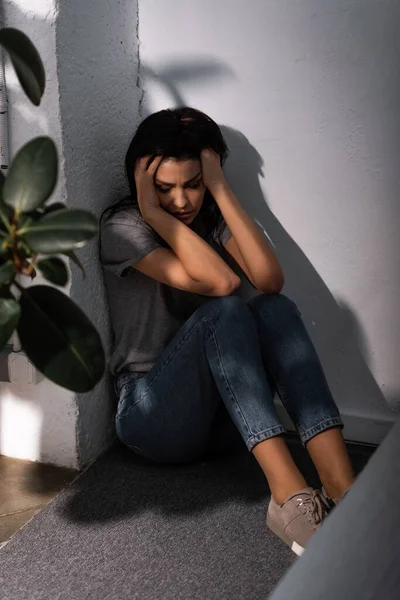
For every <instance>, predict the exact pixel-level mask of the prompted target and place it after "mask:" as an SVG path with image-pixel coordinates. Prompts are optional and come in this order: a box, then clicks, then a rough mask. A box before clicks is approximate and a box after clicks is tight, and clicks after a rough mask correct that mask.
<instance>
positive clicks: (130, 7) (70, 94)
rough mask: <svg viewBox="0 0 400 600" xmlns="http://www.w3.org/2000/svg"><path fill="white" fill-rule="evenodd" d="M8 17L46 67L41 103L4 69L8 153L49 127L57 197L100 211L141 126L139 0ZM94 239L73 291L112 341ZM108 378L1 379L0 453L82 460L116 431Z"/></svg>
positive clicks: (75, 1)
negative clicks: (58, 382)
mask: <svg viewBox="0 0 400 600" xmlns="http://www.w3.org/2000/svg"><path fill="white" fill-rule="evenodd" d="M4 21H5V24H6V25H8V26H13V27H18V28H20V29H22V30H23V31H24V32H26V33H27V34H28V35H29V36H30V37H31V39H32V41H33V42H34V43H35V45H36V46H37V48H38V50H39V52H40V54H41V56H42V59H43V62H44V65H45V69H46V74H47V84H46V93H45V97H44V99H43V102H42V105H41V107H40V108H39V109H37V108H35V107H33V106H31V105H30V104H29V102H28V101H27V100H26V99H25V96H24V95H23V92H22V91H21V90H20V88H19V86H18V84H17V83H16V81H15V77H14V75H13V73H12V70H11V69H8V70H7V83H8V88H9V96H10V97H9V100H10V135H11V150H12V152H13V153H14V152H15V151H16V150H17V149H18V148H19V147H20V146H21V145H22V144H23V143H24V142H25V141H26V140H28V139H29V138H31V137H33V136H34V135H39V134H42V133H44V134H49V135H50V136H51V137H52V138H53V139H54V140H55V141H56V143H57V146H58V149H59V152H60V182H59V185H58V188H57V191H56V193H55V196H54V199H56V200H60V201H64V202H66V203H67V204H68V205H69V206H79V207H82V208H87V209H89V210H91V211H92V212H94V213H95V214H97V215H100V213H101V211H102V210H103V208H104V207H105V206H106V205H107V204H109V203H110V202H112V201H113V200H115V199H117V198H119V197H120V196H121V194H122V193H124V192H125V180H124V173H123V159H124V152H125V150H126V148H127V145H128V143H129V141H130V137H131V136H132V134H133V131H134V129H135V127H136V125H137V120H138V105H139V101H140V99H141V92H140V90H138V88H137V66H138V64H137V63H138V59H137V44H136V41H137V5H136V1H135V0H120V1H119V2H118V3H115V2H112V0H85V2H80V1H79V0H69V1H68V2H58V1H56V0H13V1H9V0H7V1H6V2H4ZM97 253H98V247H97V242H96V241H94V242H92V243H91V244H89V245H88V246H87V247H86V248H84V249H83V250H80V251H79V256H80V258H81V260H82V262H83V263H84V265H85V268H86V273H87V276H86V279H85V280H83V279H82V276H81V274H80V272H79V270H78V269H76V268H75V266H74V265H72V267H71V268H72V279H71V286H70V289H69V290H68V292H69V293H70V295H71V297H72V298H73V299H74V300H75V301H76V302H77V303H78V304H79V305H80V306H81V307H82V308H83V310H84V311H85V312H86V313H87V314H88V316H89V317H90V318H91V319H92V321H93V322H94V323H95V325H96V327H97V328H98V329H99V331H100V333H101V334H102V337H103V340H104V343H105V346H106V348H107V347H108V344H109V332H108V319H107V310H106V306H105V301H104V290H103V281H102V276H101V272H100V268H99V264H98V258H97ZM109 383H110V382H109V379H108V377H105V378H104V380H103V381H102V382H101V384H99V385H98V386H97V388H96V389H95V390H93V391H92V392H89V393H87V394H82V395H79V396H78V397H77V396H75V394H72V393H71V392H67V391H66V390H63V389H61V388H59V387H58V386H55V385H53V384H51V383H50V382H48V381H42V382H41V383H40V384H38V385H36V386H28V385H21V386H16V385H11V384H7V383H2V384H0V454H5V455H8V456H14V457H17V458H27V459H31V460H38V461H42V462H51V463H54V464H59V465H64V466H70V467H82V466H83V465H85V464H87V463H88V462H89V461H91V460H93V459H94V458H95V457H96V456H97V455H98V454H99V453H100V452H101V451H102V450H103V449H104V448H105V447H106V446H107V444H108V443H109V442H110V440H111V438H112V437H113V435H114V428H113V418H112V417H113V410H114V408H115V398H114V395H113V392H112V390H111V389H110V386H109Z"/></svg>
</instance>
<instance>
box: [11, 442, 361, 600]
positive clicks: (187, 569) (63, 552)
mask: <svg viewBox="0 0 400 600" xmlns="http://www.w3.org/2000/svg"><path fill="white" fill-rule="evenodd" d="M290 446H291V449H292V451H293V453H294V456H295V459H296V461H297V462H298V463H299V465H300V466H301V468H302V469H303V472H306V473H307V474H308V477H309V479H310V480H311V482H315V481H316V476H315V471H314V470H313V468H312V466H311V463H310V461H309V460H308V458H307V455H306V453H305V452H304V450H303V449H302V448H301V447H300V445H299V444H298V443H297V442H296V441H293V440H291V441H290ZM351 453H352V457H353V461H354V464H355V466H356V469H357V471H360V470H361V468H362V467H363V466H364V464H365V463H366V461H367V460H368V457H369V455H370V453H371V452H370V450H369V449H365V448H363V447H360V446H355V447H352V449H351ZM268 496H269V491H268V487H267V485H266V483H265V480H264V477H263V475H262V473H261V471H260V470H259V468H258V466H257V464H256V462H255V459H254V458H253V456H252V455H251V454H249V453H248V452H247V451H246V450H245V451H244V452H243V451H242V450H241V449H239V450H238V451H235V452H234V453H231V454H230V455H229V456H220V457H214V458H212V459H208V460H207V461H206V462H205V463H204V462H202V463H197V464H192V465H186V466H178V467H170V466H167V467H166V466H163V467H158V466H151V465H147V464H146V463H144V462H143V461H142V460H141V459H140V458H137V457H136V456H135V455H134V454H133V453H131V452H130V451H129V450H127V449H125V448H124V447H122V446H121V445H120V444H119V443H117V444H116V445H115V446H114V447H113V448H111V450H109V451H108V452H107V453H106V454H105V455H104V456H102V457H101V458H100V459H99V460H98V461H96V462H95V463H94V465H93V466H92V467H91V468H90V469H88V470H87V471H86V472H85V473H83V474H82V475H81V476H80V477H79V478H78V479H77V480H76V481H75V482H74V483H73V484H72V485H71V486H70V487H68V488H66V489H65V490H64V491H63V492H62V493H61V494H60V495H59V496H58V497H57V498H56V499H55V500H54V501H53V502H51V503H50V504H49V505H48V506H47V507H46V508H45V509H43V510H42V511H41V513H40V514H39V515H38V516H37V517H35V518H34V519H33V520H32V521H31V522H30V523H29V524H28V525H27V526H26V527H25V528H24V529H23V530H22V531H20V532H18V533H17V534H16V535H15V536H14V537H13V538H12V539H11V540H10V542H9V543H8V544H7V545H6V546H5V547H4V548H3V549H1V550H0V598H1V600H59V599H60V600H61V599H62V600H64V599H65V600H84V599H85V600H86V599H90V600H92V599H93V600H125V599H126V600H128V599H129V600H136V599H138V600H150V599H151V600H181V599H182V600H200V599H201V600H214V599H215V600H217V599H218V600H225V599H226V600H228V599H229V600H242V599H243V600H253V599H254V600H256V599H257V600H258V599H263V600H264V599H266V598H267V596H268V594H269V593H270V592H271V590H272V588H273V587H274V586H275V585H276V583H277V582H278V581H279V579H280V578H281V577H282V575H283V574H284V573H285V571H286V570H287V569H288V567H289V566H290V565H291V563H292V562H293V560H294V559H295V557H294V555H293V554H292V552H291V551H290V550H289V549H288V548H287V547H286V546H285V545H284V544H283V543H281V542H280V540H279V539H277V538H276V537H275V536H274V535H273V534H272V533H270V532H269V531H267V530H266V528H265V512H266V506H267V501H268Z"/></svg>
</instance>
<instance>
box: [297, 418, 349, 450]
mask: <svg viewBox="0 0 400 600" xmlns="http://www.w3.org/2000/svg"><path fill="white" fill-rule="evenodd" d="M331 427H341V428H343V421H342V419H341V418H340V417H333V418H331V419H326V420H325V421H321V422H320V423H318V425H314V427H311V428H310V429H307V431H301V430H299V435H300V439H301V441H302V444H303V445H304V446H305V445H306V443H307V442H309V441H310V440H311V439H312V438H313V437H315V436H316V435H317V434H318V433H321V432H322V431H325V430H326V429H330V428H331Z"/></svg>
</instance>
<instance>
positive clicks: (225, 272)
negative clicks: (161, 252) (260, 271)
mask: <svg viewBox="0 0 400 600" xmlns="http://www.w3.org/2000/svg"><path fill="white" fill-rule="evenodd" d="M144 218H145V219H146V221H147V222H148V223H149V225H151V227H152V228H153V229H154V230H155V231H156V232H157V233H158V234H159V235H160V236H161V237H162V238H163V239H164V240H165V241H166V242H167V244H168V245H169V246H170V247H171V248H172V250H173V251H174V253H175V255H176V257H177V258H178V259H179V261H180V263H181V264H182V266H183V268H184V270H185V272H186V273H187V274H188V275H189V277H191V278H192V279H193V280H195V282H200V283H203V284H204V285H205V287H206V289H207V290H208V292H207V293H206V294H205V295H207V296H208V295H212V296H228V295H229V294H231V293H232V292H234V291H235V290H236V289H237V288H238V287H239V285H240V283H241V281H240V278H239V277H238V276H237V275H236V274H235V273H234V272H233V271H232V269H231V268H230V267H229V266H228V265H227V264H226V262H225V261H224V260H223V259H222V258H221V257H220V256H219V254H217V252H215V250H213V249H212V248H211V246H209V245H208V244H207V242H205V241H204V240H203V239H202V238H201V237H200V236H199V235H197V233H195V232H194V231H192V230H191V229H189V227H187V226H186V225H185V224H184V223H181V222H180V221H179V220H178V219H176V218H175V217H173V216H172V215H170V214H169V213H167V212H166V211H165V210H163V209H162V208H159V209H153V210H151V211H148V212H147V213H146V216H145V217H144Z"/></svg>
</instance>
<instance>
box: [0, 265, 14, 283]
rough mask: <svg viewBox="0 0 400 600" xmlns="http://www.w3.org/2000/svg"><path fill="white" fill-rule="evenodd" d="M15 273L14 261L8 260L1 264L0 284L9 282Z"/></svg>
mask: <svg viewBox="0 0 400 600" xmlns="http://www.w3.org/2000/svg"><path fill="white" fill-rule="evenodd" d="M14 275H15V267H14V263H13V262H12V261H11V260H8V261H7V262H5V263H4V265H1V267H0V285H4V284H5V283H10V281H11V280H12V278H13V277H14Z"/></svg>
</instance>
